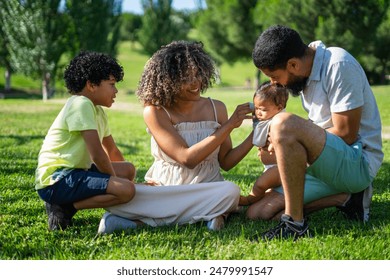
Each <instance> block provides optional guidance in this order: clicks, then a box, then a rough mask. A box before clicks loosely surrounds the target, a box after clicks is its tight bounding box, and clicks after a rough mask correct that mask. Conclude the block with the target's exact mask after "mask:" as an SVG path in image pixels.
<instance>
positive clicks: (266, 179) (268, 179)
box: [240, 166, 281, 205]
mask: <svg viewBox="0 0 390 280" xmlns="http://www.w3.org/2000/svg"><path fill="white" fill-rule="evenodd" d="M280 185H281V181H280V176H279V171H278V167H277V166H273V167H271V168H269V169H267V170H266V171H264V172H263V174H261V176H260V177H259V178H257V180H256V182H255V184H254V185H253V187H252V191H251V192H250V193H249V195H248V196H241V197H240V205H250V204H252V203H255V202H257V201H259V200H260V199H262V198H263V197H264V194H265V192H266V190H268V189H270V188H275V187H278V186H280Z"/></svg>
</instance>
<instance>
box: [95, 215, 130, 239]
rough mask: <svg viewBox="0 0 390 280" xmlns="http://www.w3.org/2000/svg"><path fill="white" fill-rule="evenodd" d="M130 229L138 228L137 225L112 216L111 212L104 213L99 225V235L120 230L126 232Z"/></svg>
mask: <svg viewBox="0 0 390 280" xmlns="http://www.w3.org/2000/svg"><path fill="white" fill-rule="evenodd" d="M130 228H137V223H136V222H134V221H132V220H129V219H125V218H122V217H119V216H117V215H114V214H111V213H110V212H106V213H104V215H103V217H102V219H101V220H100V223H99V228H98V234H109V233H113V232H115V231H119V230H126V229H130Z"/></svg>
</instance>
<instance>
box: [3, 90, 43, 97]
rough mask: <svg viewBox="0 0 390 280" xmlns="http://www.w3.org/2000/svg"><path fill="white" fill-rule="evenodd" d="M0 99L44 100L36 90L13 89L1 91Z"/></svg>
mask: <svg viewBox="0 0 390 280" xmlns="http://www.w3.org/2000/svg"><path fill="white" fill-rule="evenodd" d="M0 99H42V94H41V93H40V92H39V91H36V90H23V89H11V90H7V91H4V90H1V91H0Z"/></svg>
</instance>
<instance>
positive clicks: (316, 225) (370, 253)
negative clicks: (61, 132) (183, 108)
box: [0, 86, 390, 260]
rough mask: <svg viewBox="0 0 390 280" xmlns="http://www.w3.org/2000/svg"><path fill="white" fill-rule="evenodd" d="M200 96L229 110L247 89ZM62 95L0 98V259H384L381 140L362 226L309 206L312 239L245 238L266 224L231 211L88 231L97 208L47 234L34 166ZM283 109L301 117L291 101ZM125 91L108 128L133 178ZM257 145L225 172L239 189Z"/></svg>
mask: <svg viewBox="0 0 390 280" xmlns="http://www.w3.org/2000/svg"><path fill="white" fill-rule="evenodd" d="M389 90H390V87H388V86H387V87H374V91H375V94H376V98H377V100H378V104H379V107H380V111H381V115H382V122H383V126H384V127H385V128H386V127H390V109H389V107H388V104H389V102H390V95H389V94H388V93H389ZM206 95H209V96H211V97H213V98H215V99H220V100H223V101H224V102H225V103H226V104H227V107H228V110H229V112H232V111H233V110H234V108H235V106H236V105H237V104H239V103H243V102H246V101H250V99H251V97H252V91H247V90H246V91H245V90H242V91H231V90H230V91H226V90H222V89H214V90H210V91H209V92H208V93H206ZM63 103H64V100H63V99H53V100H49V101H48V102H45V103H43V102H42V101H40V100H33V99H30V100H25V99H4V100H0V119H1V127H0V259H1V260H53V259H55V260H108V259H110V260H389V259H390V247H389V238H390V216H389V213H390V189H389V186H390V183H389V178H390V159H389V158H388V155H389V154H390V142H389V140H384V141H383V147H384V152H385V161H384V163H383V165H382V167H381V169H380V171H379V174H378V176H377V178H376V179H375V181H374V196H373V203H372V218H371V220H370V222H369V223H367V224H362V223H358V222H351V221H348V220H345V219H344V218H343V217H342V216H341V215H340V214H338V213H337V212H336V211H335V209H326V210H323V211H320V212H317V213H314V214H313V215H312V216H311V219H310V225H311V228H312V229H313V230H314V231H315V237H314V238H312V239H302V240H299V242H295V243H293V242H291V241H278V240H276V241H272V242H269V243H263V242H260V243H252V242H251V241H250V240H249V238H250V237H251V236H252V235H253V234H255V233H256V232H262V231H264V230H266V229H268V228H269V227H271V226H273V225H274V224H275V223H274V222H266V221H256V222H253V221H249V220H247V219H246V218H245V215H244V214H235V215H233V216H231V218H230V219H229V220H228V223H227V226H226V228H225V229H224V230H222V231H220V232H210V231H208V230H207V229H206V226H205V225H203V224H195V225H188V226H180V227H179V226H172V227H161V228H150V227H144V228H139V229H136V230H131V231H128V232H123V233H116V234H112V235H107V236H97V235H96V232H97V227H98V223H99V220H100V218H101V216H102V214H103V213H104V210H102V209H94V210H84V211H79V212H78V213H77V214H76V216H75V218H74V224H75V225H74V226H73V227H71V228H69V229H68V230H66V231H60V232H49V231H48V230H47V216H46V213H45V210H44V207H43V202H42V201H41V200H40V199H39V198H38V195H37V194H36V192H35V191H34V186H33V182H34V171H35V168H36V163H37V154H38V151H39V149H40V146H41V144H42V141H43V138H44V136H45V134H46V131H47V130H48V128H49V126H50V125H51V123H52V121H53V119H54V118H55V116H56V115H57V113H58V112H59V110H60V108H61V107H62V104H63ZM287 110H288V111H294V112H297V113H298V114H300V115H304V113H303V112H302V110H301V109H300V102H299V100H298V99H294V98H291V99H290V101H289V105H288V109H287ZM141 111H142V108H141V106H140V104H139V103H138V101H137V99H136V97H135V96H134V95H129V94H126V93H125V90H124V89H123V90H122V94H120V95H119V97H118V101H117V103H116V104H114V106H113V108H111V109H107V113H108V115H109V121H110V124H111V130H112V133H113V135H114V137H115V139H116V142H117V143H118V145H119V148H120V149H121V150H122V152H123V153H124V155H125V158H126V159H127V160H129V161H131V162H133V163H134V164H135V166H136V167H137V169H138V174H137V180H138V181H143V176H144V174H145V172H146V170H147V169H148V167H149V166H150V165H151V163H152V157H151V155H150V149H149V136H148V135H147V133H146V131H145V125H144V122H143V119H142V114H141ZM250 129H251V127H250V125H243V126H241V127H240V128H238V129H236V130H235V131H234V132H233V134H232V139H233V142H234V144H238V143H239V142H240V141H241V140H242V139H244V137H246V135H247V134H248V133H249V131H250ZM261 170H262V167H261V164H260V163H259V162H258V159H257V157H256V150H255V149H253V150H252V151H251V153H250V154H249V155H248V156H247V157H246V158H245V159H243V161H242V162H241V163H240V164H239V165H238V166H236V167H235V168H234V169H233V170H231V171H229V172H224V173H223V174H224V176H225V178H226V179H227V180H231V181H234V182H235V183H237V184H238V185H239V186H240V187H241V188H242V192H243V193H247V192H248V191H249V189H250V187H251V185H252V183H253V182H254V180H255V179H256V178H257V176H258V175H259V174H260V173H261Z"/></svg>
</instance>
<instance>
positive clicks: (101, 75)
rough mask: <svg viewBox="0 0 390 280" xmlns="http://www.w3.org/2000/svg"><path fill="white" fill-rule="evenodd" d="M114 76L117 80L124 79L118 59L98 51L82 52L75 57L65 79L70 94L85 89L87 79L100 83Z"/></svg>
mask: <svg viewBox="0 0 390 280" xmlns="http://www.w3.org/2000/svg"><path fill="white" fill-rule="evenodd" d="M110 75H112V76H114V78H115V80H116V81H117V82H119V81H122V80H123V75H124V73H123V68H122V66H120V65H119V64H118V62H117V61H116V59H114V58H112V57H110V56H109V55H107V54H103V53H96V52H81V53H80V54H79V55H77V56H76V57H75V58H73V59H72V60H71V61H70V63H69V65H68V66H67V67H66V69H65V73H64V80H65V85H66V88H67V89H68V91H69V93H70V94H77V93H79V92H81V91H82V90H83V88H84V87H85V85H86V83H87V81H90V82H91V83H92V84H94V85H100V82H101V81H103V80H109V79H110Z"/></svg>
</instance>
